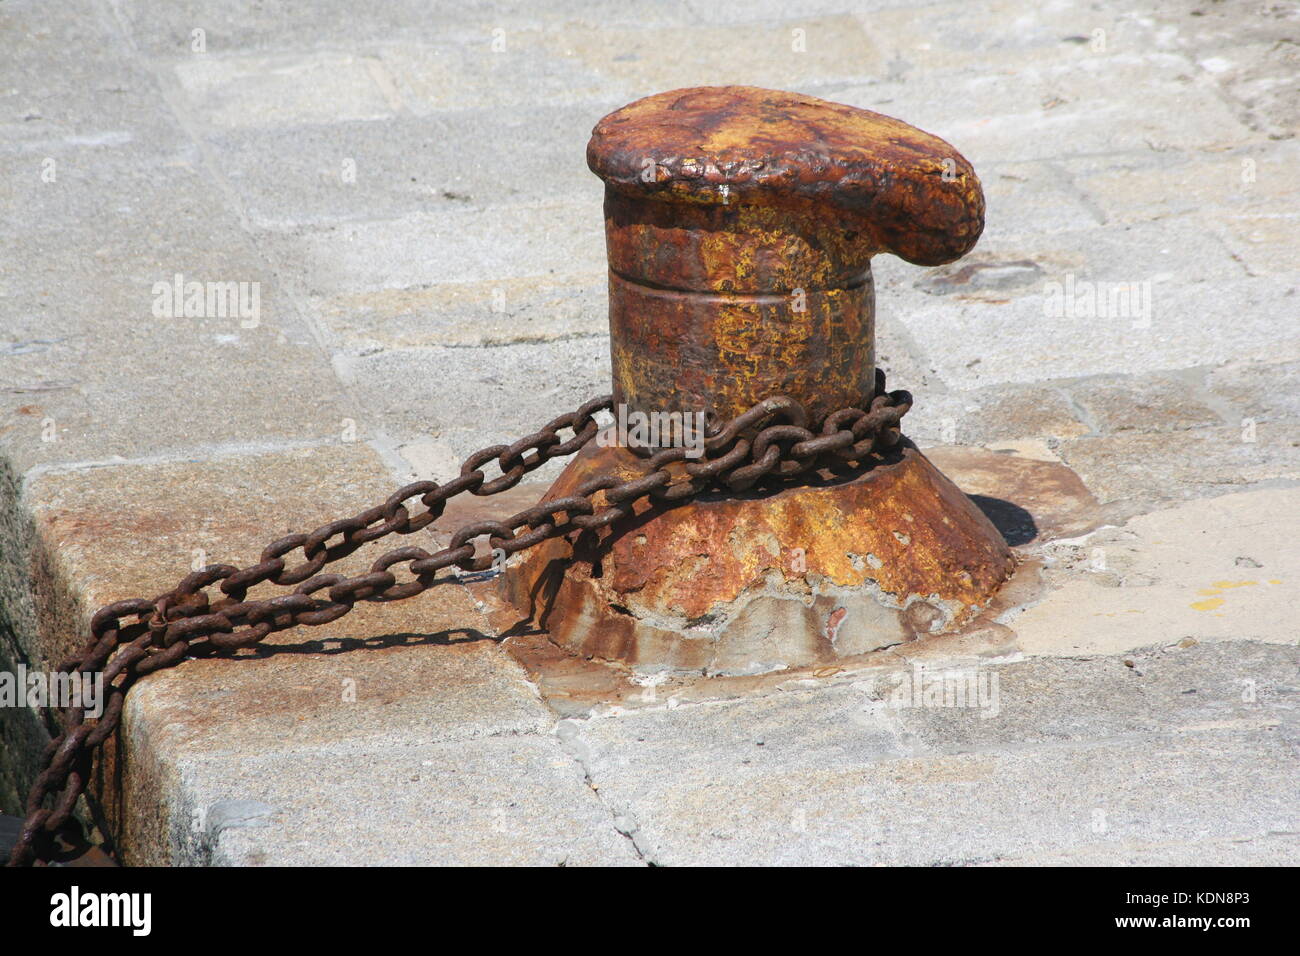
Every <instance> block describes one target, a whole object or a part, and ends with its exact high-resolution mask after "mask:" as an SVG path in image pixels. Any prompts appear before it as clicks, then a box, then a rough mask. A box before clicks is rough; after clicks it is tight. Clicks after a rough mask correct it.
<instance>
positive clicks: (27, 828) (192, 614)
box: [9, 370, 912, 866]
mask: <svg viewBox="0 0 1300 956" xmlns="http://www.w3.org/2000/svg"><path fill="white" fill-rule="evenodd" d="M911 406H912V397H911V395H910V394H909V393H907V392H905V391H901V390H900V391H894V392H886V391H885V380H884V375H883V373H881V372H880V371H879V370H877V373H876V394H875V396H874V398H873V399H872V401H871V403H870V406H869V407H868V408H865V409H863V408H845V409H841V410H840V411H837V412H833V413H832V414H830V415H828V416H827V417H826V418H825V419H824V420H823V421H822V423H821V428H820V431H818V432H814V431H813V430H812V429H811V428H809V427H808V425H809V417H808V413H807V411H806V410H805V409H804V408H803V406H802V405H800V404H799V403H798V402H796V401H795V400H793V399H791V398H787V397H784V396H775V397H772V398H767V399H764V400H763V401H761V402H759V403H758V404H756V405H754V406H753V407H752V408H750V409H749V410H748V411H746V412H743V413H742V414H740V415H738V416H737V417H736V418H734V419H732V420H731V421H729V422H727V423H726V424H725V425H723V426H722V427H720V428H717V429H716V430H714V431H713V433H712V434H711V435H710V436H708V437H707V438H706V440H705V442H704V454H703V456H702V457H700V458H698V459H689V458H688V457H687V454H686V449H684V448H662V449H659V448H640V449H634V450H635V451H636V453H637V454H638V455H640V456H641V457H642V458H644V459H645V460H646V466H645V468H646V470H645V473H644V474H643V475H640V476H638V477H635V478H631V479H628V480H620V479H618V478H616V477H614V476H608V475H607V476H599V477H596V478H592V479H590V480H589V481H587V482H585V483H584V484H583V485H581V486H580V487H579V488H578V489H576V493H575V494H574V495H571V496H569V497H566V498H556V499H552V500H550V501H543V502H541V503H540V504H538V505H536V506H534V507H532V508H529V509H527V510H525V511H521V512H519V513H518V514H515V515H512V516H510V517H509V518H505V519H504V520H501V521H476V522H473V523H471V524H468V525H466V526H464V527H462V528H460V529H459V530H458V531H456V533H455V534H453V535H452V537H451V542H450V544H449V545H448V546H447V547H445V548H443V549H441V550H440V551H436V552H433V553H430V552H428V551H426V550H425V549H424V548H420V547H415V546H410V547H403V548H397V549H395V550H392V551H389V552H387V553H385V554H383V555H382V556H380V557H379V558H378V559H377V560H376V561H374V563H373V564H371V566H370V570H369V571H368V572H366V573H365V574H361V575H357V576H355V577H350V578H349V577H344V576H343V575H340V574H321V573H320V572H321V571H322V569H323V568H324V567H325V566H326V565H328V564H332V563H333V562H335V561H338V560H340V559H342V558H345V557H347V556H348V555H350V554H352V553H353V552H354V551H356V550H357V549H358V548H360V547H361V546H362V545H365V544H368V543H370V542H372V541H377V540H379V539H380V538H384V537H387V536H388V535H391V534H398V535H408V534H412V533H414V532H416V531H420V530H422V529H423V528H426V527H428V525H430V524H431V523H432V522H434V521H436V520H437V519H438V518H439V517H441V516H442V514H443V511H444V509H445V507H446V504H447V502H448V501H449V500H450V499H451V498H453V497H456V496H458V495H462V494H464V493H466V492H468V493H469V494H471V495H478V496H487V495H495V494H499V493H500V492H503V491H506V490H508V489H510V488H513V487H514V486H515V485H517V484H518V483H519V482H520V480H521V479H522V478H523V477H524V476H525V475H526V474H528V473H529V472H531V471H533V470H534V469H536V468H539V467H540V466H541V465H543V464H545V463H546V462H548V461H550V460H552V459H554V458H560V457H566V456H568V455H572V454H573V453H575V452H577V451H578V450H579V449H581V448H582V447H583V446H585V445H586V444H587V443H588V442H590V441H591V440H592V439H593V438H594V437H595V436H596V433H597V431H598V428H599V426H598V423H597V422H596V419H595V415H596V413H598V412H600V411H609V410H610V409H611V407H612V399H611V398H610V397H609V396H603V397H601V398H597V399H594V400H592V401H589V402H587V403H586V404H585V405H583V406H582V407H581V408H579V409H577V410H576V411H574V412H570V413H569V414H567V415H561V416H560V417H558V418H556V419H554V420H553V421H551V422H549V423H547V425H546V426H545V427H544V428H542V429H541V430H540V431H537V432H535V433H534V434H532V435H528V436H526V437H524V438H521V439H520V440H519V441H517V442H515V443H514V444H511V445H493V446H492V447H490V448H484V449H482V450H481V451H478V452H475V453H474V454H472V455H470V456H469V458H467V459H466V460H465V463H464V464H463V465H462V466H461V469H460V474H459V475H458V476H457V477H456V478H454V479H452V480H451V481H449V482H446V483H445V484H441V485H440V484H437V483H436V482H433V481H417V482H414V483H412V484H409V485H407V486H405V487H404V488H401V489H399V490H397V491H396V492H394V493H393V494H392V495H391V496H390V497H389V498H388V500H387V501H385V502H384V503H383V504H381V505H377V506H375V507H373V508H370V509H369V510H367V511H363V512H361V513H360V514H358V515H354V516H353V517H351V518H342V519H340V520H338V521H333V522H330V523H329V524H325V525H322V526H321V527H319V528H317V529H316V530H315V531H312V532H311V533H310V534H292V535H287V536H286V537H283V538H280V539H279V540H277V541H273V542H271V544H269V545H267V546H266V548H265V549H264V550H263V551H262V554H261V556H260V558H259V560H258V562H257V563H256V564H253V565H250V566H249V567H246V568H237V567H235V566H234V565H229V564H216V565H209V566H207V567H205V568H203V569H201V570H199V571H195V572H193V573H192V574H189V575H187V576H186V577H185V578H184V579H183V580H182V581H181V582H180V584H178V585H177V586H176V587H175V588H174V589H173V590H171V591H168V592H167V593H166V594H163V595H160V596H159V597H156V598H154V599H152V600H146V599H143V598H133V599H130V600H126V601H118V602H116V603H114V604H109V605H107V606H105V607H102V608H100V609H99V610H98V611H97V612H95V614H94V616H93V617H92V618H91V622H90V637H89V639H88V641H87V643H86V646H85V648H84V649H83V650H82V652H81V654H80V655H78V656H76V657H74V658H71V659H69V660H67V661H64V662H63V663H62V664H61V665H60V667H59V671H60V672H62V673H69V674H94V673H97V672H100V671H102V672H103V675H104V677H103V681H104V687H105V693H106V695H107V700H106V701H105V703H104V710H103V712H102V713H101V714H100V716H99V718H98V719H97V720H95V721H94V722H93V723H87V722H86V711H85V708H84V707H81V706H75V707H69V708H66V709H65V710H64V712H63V715H64V721H63V722H64V728H63V730H62V732H61V733H59V734H58V735H57V736H56V737H55V738H54V739H53V740H51V741H50V743H49V745H48V746H47V747H46V748H45V752H44V754H43V755H42V758H41V763H42V765H43V767H44V769H43V770H42V771H41V772H40V774H39V775H38V776H37V778H36V781H35V783H34V784H33V785H32V788H31V791H30V793H29V795H28V797H27V803H26V806H25V808H24V812H25V814H26V819H25V821H24V824H23V827H22V830H21V832H20V834H19V838H18V842H17V844H16V845H15V846H14V848H13V852H12V855H11V856H10V859H9V865H10V866H22V865H25V864H29V863H32V862H34V861H36V860H37V859H39V858H41V857H42V856H43V855H47V854H48V853H49V848H50V846H51V844H52V842H53V836H54V834H55V833H57V832H58V831H59V830H60V829H61V828H62V827H63V826H64V825H65V824H66V823H67V822H68V820H69V819H70V817H71V816H72V813H73V811H74V808H75V805H76V802H77V798H78V797H79V796H80V795H81V793H82V792H83V791H84V790H85V788H86V784H87V782H88V781H89V779H90V773H91V769H92V763H93V755H94V752H95V750H96V748H98V747H99V746H100V745H101V744H102V743H103V742H104V741H105V740H106V739H107V738H108V737H109V736H110V735H111V734H112V733H113V732H114V731H115V730H116V729H117V726H118V723H119V721H120V720H121V717H122V708H123V705H124V704H125V701H126V694H127V692H128V691H129V690H130V688H131V687H132V685H134V683H135V682H136V681H137V680H139V679H140V678H141V677H143V676H145V675H146V674H149V673H152V672H153V671H156V670H160V669H162V668H164V667H171V666H174V665H176V664H179V663H180V662H181V661H183V660H185V659H186V658H187V657H197V656H201V655H207V654H213V653H217V652H230V651H234V650H237V649H239V648H245V647H251V646H253V645H254V644H257V643H258V642H260V641H262V640H264V639H265V638H266V637H267V636H268V635H270V634H272V633H274V632H276V631H283V630H286V629H288V628H292V627H297V626H299V625H307V626H318V625H321V624H328V623H329V622H330V621H335V620H338V619H339V618H341V617H343V615H345V614H347V613H348V612H349V611H351V610H352V608H353V607H354V606H355V605H356V604H357V602H358V601H400V600H403V599H405V598H410V597H415V596H416V595H417V594H421V593H423V592H425V591H427V590H429V589H430V588H433V587H436V586H437V585H439V584H444V583H446V582H448V581H455V580H458V579H459V578H458V575H457V574H455V573H452V574H447V575H443V576H441V577H439V576H438V572H439V571H444V570H446V569H448V568H456V569H458V570H459V571H466V572H474V571H484V570H486V569H487V568H489V567H491V566H492V564H493V562H494V560H495V559H494V557H493V555H490V554H489V555H483V556H478V548H477V547H476V542H478V541H479V540H481V539H483V538H486V540H487V544H488V545H489V546H490V548H491V549H493V550H494V551H496V552H497V553H504V554H505V555H506V556H507V557H508V556H510V555H513V554H518V553H519V552H521V551H524V550H526V549H528V548H531V547H534V546H536V545H538V544H541V543H542V542H543V541H548V540H551V539H553V538H558V537H562V536H565V535H568V534H571V533H574V532H585V531H593V530H595V529H598V528H604V527H607V526H609V525H611V524H613V523H614V522H616V521H618V520H619V519H620V518H624V517H627V516H628V515H631V514H632V513H633V508H634V506H635V504H636V502H637V501H639V500H641V499H644V498H647V497H649V498H650V499H652V500H655V501H661V502H678V501H684V500H686V499H688V498H691V497H693V496H695V495H698V494H700V493H701V492H703V491H705V490H708V489H711V488H719V489H726V490H730V491H734V492H739V491H744V490H746V489H749V488H752V487H753V486H754V485H755V484H757V483H758V482H760V481H762V480H764V479H768V478H789V477H793V476H795V475H798V474H800V473H802V472H805V471H808V470H810V469H812V468H814V467H818V466H825V465H828V464H829V465H834V464H837V463H838V464H841V465H850V464H854V463H860V462H862V461H864V460H865V459H866V458H868V457H869V456H870V455H872V454H873V453H875V452H877V451H882V450H886V449H888V448H891V447H893V446H894V445H896V444H897V443H898V441H899V440H900V438H901V435H900V432H899V421H900V420H901V419H902V417H903V415H905V414H906V413H907V411H908V409H910V408H911ZM774 419H778V420H779V421H777V422H775V423H773V420H774ZM565 430H568V431H571V432H572V436H571V437H570V438H568V439H562V438H561V437H560V435H559V432H561V431H565ZM745 436H750V437H745ZM494 459H495V460H496V463H497V467H498V468H499V470H500V472H501V474H500V475H499V476H497V477H495V478H493V479H491V480H488V478H487V476H486V475H485V474H484V472H483V471H482V468H483V466H484V465H486V464H488V463H489V462H491V461H492V460H494ZM602 495H603V502H598V497H599V496H602ZM414 500H418V501H419V503H420V504H421V505H423V506H424V508H425V510H424V511H421V512H419V513H417V514H412V513H411V507H412V505H411V502H413V501H414ZM561 516H563V520H561ZM525 529H526V530H525ZM296 551H301V554H302V560H301V563H299V564H297V565H296V566H290V565H289V563H288V559H289V556H290V555H292V554H293V553H294V552H296ZM403 565H404V566H405V570H406V572H407V574H409V575H410V577H409V579H407V580H404V581H403V580H399V578H398V575H397V574H396V573H395V571H396V569H398V568H399V567H401V566H403ZM266 582H270V583H271V584H274V585H277V586H282V587H292V588H293V591H292V592H290V593H287V594H282V595H279V596H277V597H273V598H269V599H265V600H256V601H250V600H247V594H248V591H249V590H250V589H251V588H253V587H255V586H256V585H259V584H263V583H266ZM214 585H215V586H216V588H217V590H218V591H219V592H220V594H221V596H220V597H216V598H215V599H214V597H215V596H213V595H209V594H208V592H207V589H209V588H211V587H213V586H214ZM319 595H323V596H319ZM132 619H133V620H132ZM47 803H50V804H51V805H49V806H47Z"/></svg>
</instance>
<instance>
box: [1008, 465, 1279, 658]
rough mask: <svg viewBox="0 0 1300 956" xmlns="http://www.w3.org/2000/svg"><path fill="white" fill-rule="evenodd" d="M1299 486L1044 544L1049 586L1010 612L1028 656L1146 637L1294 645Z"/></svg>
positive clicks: (1195, 505)
mask: <svg viewBox="0 0 1300 956" xmlns="http://www.w3.org/2000/svg"><path fill="white" fill-rule="evenodd" d="M1298 505H1300V491H1298V490H1297V489H1295V488H1285V489H1274V490H1261V491H1254V492H1246V493H1238V494H1228V495H1223V496H1221V497H1218V498H1211V499H1207V500H1200V501H1193V502H1188V503H1185V504H1181V505H1178V506H1176V507H1172V508H1167V509H1165V510H1161V511H1155V512H1153V513H1151V514H1145V515H1139V516H1138V517H1135V518H1133V519H1131V520H1130V521H1128V522H1127V523H1126V524H1125V525H1124V526H1123V527H1122V528H1103V529H1101V530H1098V531H1095V532H1093V533H1091V534H1089V535H1086V536H1083V537H1080V538H1076V539H1073V540H1068V541H1062V542H1058V543H1056V544H1055V545H1052V546H1050V547H1049V551H1048V554H1049V555H1051V556H1052V557H1053V561H1054V567H1055V568H1056V569H1058V571H1059V572H1060V574H1061V579H1060V580H1058V581H1057V582H1056V584H1057V587H1056V588H1055V589H1053V590H1051V591H1050V593H1049V594H1048V595H1047V596H1046V597H1045V598H1044V599H1043V600H1042V602H1041V603H1039V604H1037V605H1035V606H1034V607H1031V608H1029V609H1028V610H1026V611H1025V612H1024V613H1023V614H1020V615H1019V616H1017V617H1015V619H1014V620H1013V621H1011V622H1010V623H1011V626H1012V627H1013V629H1014V630H1015V631H1016V634H1017V639H1018V643H1019V646H1020V647H1022V648H1023V649H1024V650H1025V652H1026V653H1030V654H1116V653H1121V652H1124V651H1128V650H1131V649H1133V648H1135V647H1140V646H1143V645H1145V644H1149V643H1151V642H1152V639H1153V638H1156V639H1159V640H1163V641H1177V640H1183V639H1192V640H1195V641H1241V640H1251V641H1268V642H1273V643H1278V644H1285V645H1290V646H1292V647H1294V646H1295V645H1296V643H1297V637H1298V635H1297V631H1296V628H1295V623H1294V622H1295V619H1296V617H1295V615H1296V613H1297V612H1300V588H1298V587H1297V577H1298V576H1300V561H1298V560H1297V555H1296V551H1295V539H1296V532H1297V527H1296V525H1297V519H1296V516H1297V515H1298V514H1300V508H1298Z"/></svg>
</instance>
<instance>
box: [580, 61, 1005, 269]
mask: <svg viewBox="0 0 1300 956" xmlns="http://www.w3.org/2000/svg"><path fill="white" fill-rule="evenodd" d="M587 165H588V166H590V167H591V171H592V172H594V173H595V174H596V175H597V176H599V177H600V178H601V179H603V180H604V181H605V183H606V185H607V186H608V187H609V188H611V189H614V190H616V191H618V192H620V193H623V194H625V195H628V196H632V197H641V198H645V199H651V200H658V201H664V202H680V203H696V204H705V205H726V204H730V203H766V204H778V203H780V202H782V201H783V200H803V201H806V202H811V203H814V204H817V203H826V204H830V205H834V206H837V207H839V208H840V209H841V210H845V211H847V212H849V213H851V214H855V216H856V217H857V218H859V219H860V221H861V225H862V228H863V229H864V230H865V231H867V232H869V233H870V234H871V235H872V237H873V238H874V239H875V243H876V245H877V246H878V248H879V250H880V251H885V252H892V253H894V254H895V255H898V256H900V257H902V258H903V259H906V260H907V261H909V262H914V263H917V264H918V265H941V264H942V263H945V262H951V261H953V260H954V259H958V258H960V257H961V256H963V255H965V254H966V253H967V252H969V251H970V249H971V248H972V247H973V246H974V245H975V242H976V240H978V239H979V236H980V232H981V231H982V230H983V228H984V193H983V191H982V190H981V188H980V183H979V179H978V178H977V177H976V175H975V171H974V169H972V168H971V165H970V163H968V162H967V161H966V159H965V158H964V157H963V156H962V155H961V154H960V153H958V152H957V151H956V150H955V149H953V148H952V147H951V146H950V145H948V143H946V142H944V141H943V140H941V139H939V138H938V137H937V136H931V135H930V134H929V133H925V132H922V131H921V130H919V129H917V128H916V127H914V126H909V125H908V124H907V123H904V122H902V121H901V120H896V119H894V118H892V117H889V116H884V115H882V114H880V113H873V112H871V111H869V110H863V109H858V108H856V107H852V106H844V105H842V104H839V103H831V102H828V101H826V100H820V99H817V98H815V97H812V96H802V95H800V94H798V93H784V92H780V91H777V90H764V89H759V88H757V87H752V86H701V87H694V88H691V89H683V90H673V91H671V92H668V93H658V94H656V95H654V96H648V97H646V98H645V99H641V100H637V101H636V102H635V103H631V104H629V105H627V106H624V107H623V108H622V109H619V110H615V111H614V112H613V113H610V114H609V115H608V116H606V117H605V118H604V119H602V120H601V121H600V122H599V123H597V124H596V127H595V129H594V130H592V135H591V141H590V142H589V143H588V144H587Z"/></svg>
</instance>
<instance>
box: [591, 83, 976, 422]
mask: <svg viewBox="0 0 1300 956" xmlns="http://www.w3.org/2000/svg"><path fill="white" fill-rule="evenodd" d="M587 161H588V164H589V165H590V166H591V168H592V170H593V171H594V172H595V173H596V174H597V175H598V176H600V177H601V178H602V179H603V180H604V181H605V183H606V194H605V228H606V235H607V238H608V249H609V265H610V327H611V333H612V337H611V352H612V358H613V367H614V398H615V401H616V402H619V403H622V404H625V405H626V406H627V407H628V408H629V409H630V410H633V411H640V412H646V413H649V412H653V411H685V410H699V411H703V412H705V413H706V414H707V415H710V416H712V417H714V418H720V419H727V418H730V417H733V416H734V415H736V414H737V413H738V412H740V411H741V410H742V409H744V408H747V407H749V406H750V405H752V404H753V403H754V402H755V401H757V400H758V399H759V398H762V397H763V396H765V395H770V394H783V395H789V396H790V397H792V398H794V399H795V400H797V401H799V402H800V403H801V404H803V405H805V406H807V407H809V408H810V409H811V410H812V411H813V413H814V419H816V416H817V415H818V414H824V413H825V412H827V411H829V410H830V409H831V408H834V407H838V406H843V405H859V406H860V405H861V404H862V403H863V401H864V400H865V399H867V398H868V397H869V396H870V394H871V385H872V382H873V370H874V363H875V356H874V349H873V341H874V316H875V303H874V289H873V286H872V282H871V269H870V259H871V256H873V255H875V254H877V253H880V252H894V253H896V254H898V255H900V256H902V257H904V258H906V259H909V260H910V261H913V262H920V263H926V264H938V263H942V262H948V261H951V260H952V259H955V258H957V257H958V256H961V255H962V254H964V253H965V252H966V251H967V250H968V249H969V248H970V247H971V245H973V244H974V242H975V240H976V239H977V238H978V237H979V234H980V230H981V229H982V228H983V221H984V200H983V194H982V192H981V190H980V185H979V180H978V179H977V178H976V177H975V174H974V171H973V170H971V168H970V164H969V163H967V162H966V160H965V159H963V158H962V157H961V155H960V154H959V153H957V152H956V151H955V150H954V149H952V147H950V146H949V145H948V144H947V143H945V142H943V141H942V140H940V139H938V138H936V137H934V136H930V135H929V134H927V133H923V132H921V131H920V130H917V129H914V128H913V127H911V126H908V125H907V124H906V123H902V122H900V121H898V120H895V119H891V118H889V117H886V116H881V115H879V114H877V113H871V112H868V111H866V110H859V109H855V108H853V107H849V106H842V105H839V104H834V103H828V102H826V101H824V100H818V99H814V98H812V97H807V96H799V95H797V94H793V93H780V92H776V91H772V90H760V89H755V88H752V87H740V86H729V87H707V88H700V89H693V90H677V91H675V92H671V93H662V94H659V95H657V96H651V97H647V98H646V99H643V100H639V101H637V102H636V103H633V104H631V105H630V106H626V107H624V108H623V109H621V110H618V111H616V112H614V113H611V114H610V115H609V116H606V117H605V118H604V119H602V120H601V121H600V123H598V124H597V126H596V128H595V130H594V132H593V133H592V137H591V142H590V143H589V144H588V147H587ZM814 424H816V421H815V420H814Z"/></svg>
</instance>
